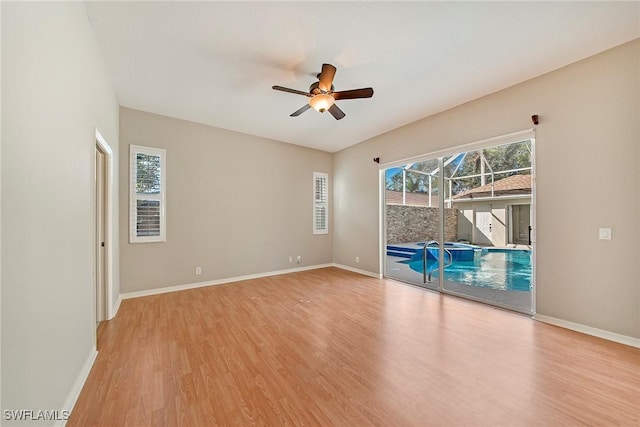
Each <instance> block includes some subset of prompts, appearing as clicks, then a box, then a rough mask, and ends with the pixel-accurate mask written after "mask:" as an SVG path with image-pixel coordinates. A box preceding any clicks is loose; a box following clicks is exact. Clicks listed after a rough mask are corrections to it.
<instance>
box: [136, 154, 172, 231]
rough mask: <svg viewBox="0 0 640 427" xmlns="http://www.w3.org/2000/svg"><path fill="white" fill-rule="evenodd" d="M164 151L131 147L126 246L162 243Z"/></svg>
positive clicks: (164, 226)
mask: <svg viewBox="0 0 640 427" xmlns="http://www.w3.org/2000/svg"><path fill="white" fill-rule="evenodd" d="M165 157H166V151H165V150H162V149H159V148H150V147H141V146H138V145H132V146H131V147H130V161H129V163H130V165H129V166H130V172H129V186H130V187H129V193H130V196H131V197H130V202H129V213H130V215H129V242H130V243H145V242H165V241H166V219H165V186H166V182H165V181H166V160H165Z"/></svg>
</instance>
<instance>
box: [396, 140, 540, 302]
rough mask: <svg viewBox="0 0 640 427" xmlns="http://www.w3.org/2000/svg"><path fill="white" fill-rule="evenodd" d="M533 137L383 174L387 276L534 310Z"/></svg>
mask: <svg viewBox="0 0 640 427" xmlns="http://www.w3.org/2000/svg"><path fill="white" fill-rule="evenodd" d="M532 159H533V155H532V140H530V139H527V140H522V141H517V142H513V143H508V144H501V145H494V146H488V147H483V148H481V149H474V150H469V151H461V152H457V153H454V154H452V155H447V156H438V157H432V158H426V159H424V160H421V161H419V162H411V163H407V164H404V165H399V166H395V167H393V168H388V169H386V170H385V173H384V180H385V183H384V185H385V197H384V217H385V222H384V223H385V239H386V244H385V275H386V276H387V277H390V278H394V279H397V280H402V281H405V282H408V283H411V284H415V285H419V286H423V287H427V288H430V289H434V290H438V291H441V292H446V293H452V294H456V295H460V296H464V297H468V298H471V299H475V300H479V301H482V302H487V303H489V304H493V305H498V306H501V307H505V308H510V309H513V310H517V311H521V312H525V313H530V312H531V311H532V288H533V268H532V264H533V263H532V255H533V248H532V242H531V230H532V218H533V215H532V213H533V209H532V207H533V206H534V204H533V199H532V187H533V185H532Z"/></svg>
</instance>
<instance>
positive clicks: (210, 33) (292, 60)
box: [87, 1, 640, 152]
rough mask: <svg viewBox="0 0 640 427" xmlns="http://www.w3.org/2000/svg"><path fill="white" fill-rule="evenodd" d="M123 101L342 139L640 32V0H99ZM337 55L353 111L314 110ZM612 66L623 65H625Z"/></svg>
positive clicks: (328, 143) (304, 137)
mask: <svg viewBox="0 0 640 427" xmlns="http://www.w3.org/2000/svg"><path fill="white" fill-rule="evenodd" d="M87 10H88V14H89V18H90V20H91V23H92V25H93V27H94V28H95V32H96V34H97V38H98V42H99V44H100V46H101V49H102V52H103V55H104V57H105V60H106V62H107V64H108V67H109V70H110V72H111V74H112V76H113V79H114V85H115V91H116V94H117V97H118V101H119V103H120V105H122V106H124V107H129V108H134V109H139V110H144V111H149V112H152V113H157V114H162V115H166V116H171V117H176V118H180V119H185V120H190V121H194V122H199V123H204V124H208V125H212V126H216V127H220V128H225V129H230V130H234V131H239V132H244V133H248V134H252V135H258V136H263V137H267V138H272V139H275V140H279V141H285V142H289V143H292V144H298V145H302V146H306V147H313V148H317V149H320V150H324V151H328V152H335V151H338V150H341V149H343V148H346V147H348V146H350V145H353V144H356V143H358V142H361V141H364V140H366V139H368V138H371V137H373V136H376V135H379V134H381V133H384V132H388V131H390V130H392V129H395V128H397V127H400V126H402V125H405V124H407V123H411V122H413V121H416V120H418V119H420V118H423V117H426V116H429V115H431V114H434V113H437V112H440V111H443V110H446V109H448V108H451V107H454V106H456V105H459V104H461V103H464V102H466V101H470V100H472V99H475V98H478V97H481V96H483V95H487V94H489V93H492V92H495V91H497V90H500V89H503V88H506V87H509V86H512V85H514V84H516V83H518V82H521V81H524V80H527V79H530V78H532V77H535V76H538V75H540V74H543V73H546V72H549V71H551V70H554V69H557V68H560V67H562V66H564V65H567V64H569V63H572V62H575V61H577V60H580V59H582V58H586V57H588V56H591V55H593V54H595V53H598V52H601V51H603V50H606V49H608V48H611V47H613V46H616V45H619V44H622V43H624V42H626V41H629V40H632V39H634V38H637V37H640V3H638V2H581V3H575V2H402V3H399V2H181V1H179V2H88V3H87ZM324 62H328V63H331V64H333V65H335V66H336V67H337V69H338V71H337V73H336V77H335V80H334V85H335V88H336V90H337V91H340V90H347V89H355V88H361V87H368V86H371V87H373V88H374V90H375V95H374V96H373V98H371V99H357V100H343V101H339V102H338V105H339V107H340V108H341V109H342V110H343V111H344V112H345V113H346V117H345V118H344V119H342V120H340V121H337V120H335V119H334V118H333V117H332V116H331V115H330V114H329V113H325V114H320V113H318V112H316V111H314V110H309V111H307V112H306V113H304V114H302V115H301V116H299V117H296V118H293V117H289V114H291V113H292V112H294V111H295V110H297V109H298V108H300V107H301V106H303V105H304V104H305V103H306V102H307V100H308V98H306V97H303V96H300V95H293V94H289V93H284V92H277V91H274V90H272V89H271V86H272V85H281V86H286V87H290V88H294V89H298V90H302V91H307V90H308V88H309V85H310V84H311V83H313V82H314V81H316V80H317V79H316V78H315V76H316V74H317V73H318V72H319V71H320V68H321V65H322V63H324ZM612 77H613V76H612Z"/></svg>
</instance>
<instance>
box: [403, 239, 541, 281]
mask: <svg viewBox="0 0 640 427" xmlns="http://www.w3.org/2000/svg"><path fill="white" fill-rule="evenodd" d="M434 249H436V250H437V249H438V248H437V247H435V248H434ZM429 252H431V249H429ZM474 253H475V256H474V258H473V259H472V260H467V261H463V260H456V256H455V255H454V257H453V263H452V264H451V265H449V266H447V267H446V268H445V270H444V273H445V275H444V279H445V286H446V282H448V281H449V282H457V283H462V284H465V285H470V286H481V287H486V288H491V289H501V290H510V291H526V292H529V291H530V290H531V279H532V268H531V251H530V250H520V249H497V248H481V250H480V251H474ZM435 254H436V255H437V252H436V253H435ZM428 255H429V256H428V257H427V272H432V276H431V277H432V279H434V280H435V279H437V277H438V275H439V271H438V262H437V260H436V257H432V256H431V255H432V253H428ZM445 258H446V256H445ZM445 261H448V260H447V259H445ZM400 262H402V263H405V264H409V266H410V267H411V269H412V270H414V271H417V272H419V273H420V274H422V266H423V262H422V256H421V255H420V256H419V257H418V256H415V257H413V258H412V259H410V260H406V261H400Z"/></svg>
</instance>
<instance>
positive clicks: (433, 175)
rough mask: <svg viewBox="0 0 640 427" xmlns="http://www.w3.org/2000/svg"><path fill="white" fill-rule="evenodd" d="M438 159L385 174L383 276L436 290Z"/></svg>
mask: <svg viewBox="0 0 640 427" xmlns="http://www.w3.org/2000/svg"><path fill="white" fill-rule="evenodd" d="M439 179H440V168H439V159H437V158H433V159H426V160H423V161H421V162H417V163H407V164H405V165H401V166H399V167H394V168H389V169H387V170H386V171H385V197H384V199H385V204H384V210H385V211H384V212H385V221H386V222H385V224H386V227H385V237H386V247H385V257H386V263H385V275H386V276H387V277H391V278H394V279H398V280H401V281H404V282H408V283H411V284H414V285H419V286H423V287H427V288H432V289H438V288H439V285H438V281H437V279H434V273H435V277H436V278H437V277H438V269H439V263H438V241H439V240H440V230H441V228H442V225H441V210H440V207H441V205H442V203H441V197H440V191H439V189H440V183H439Z"/></svg>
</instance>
